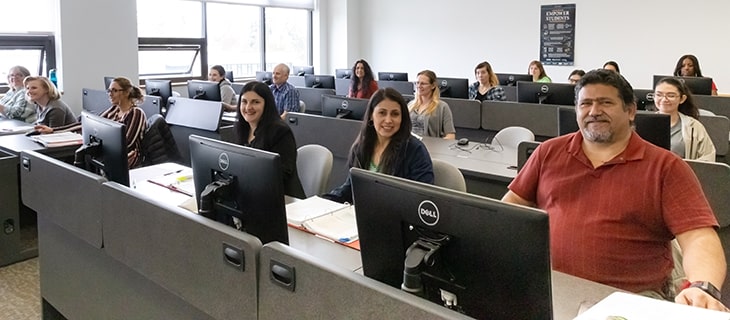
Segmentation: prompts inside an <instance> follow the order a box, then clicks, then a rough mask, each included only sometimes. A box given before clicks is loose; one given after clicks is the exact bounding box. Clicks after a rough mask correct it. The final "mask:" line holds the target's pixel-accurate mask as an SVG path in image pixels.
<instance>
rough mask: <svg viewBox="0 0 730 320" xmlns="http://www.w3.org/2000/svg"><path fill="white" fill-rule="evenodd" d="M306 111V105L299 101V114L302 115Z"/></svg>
mask: <svg viewBox="0 0 730 320" xmlns="http://www.w3.org/2000/svg"><path fill="white" fill-rule="evenodd" d="M306 109H307V104H306V103H304V101H302V100H299V112H301V113H304V110H306Z"/></svg>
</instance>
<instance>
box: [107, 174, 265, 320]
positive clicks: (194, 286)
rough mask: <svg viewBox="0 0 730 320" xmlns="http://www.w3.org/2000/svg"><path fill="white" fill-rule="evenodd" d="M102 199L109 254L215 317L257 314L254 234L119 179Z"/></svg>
mask: <svg viewBox="0 0 730 320" xmlns="http://www.w3.org/2000/svg"><path fill="white" fill-rule="evenodd" d="M102 199H103V200H102V202H104V203H105V208H106V209H105V210H104V213H103V222H104V248H105V251H106V252H107V253H108V254H109V255H110V256H112V257H113V258H115V259H117V260H118V261H120V262H121V263H123V264H125V265H127V266H129V267H130V268H132V269H134V270H135V271H137V272H138V273H140V274H142V275H143V276H144V277H146V278H148V279H150V280H151V281H153V282H155V283H157V284H159V285H160V286H161V287H163V288H166V289H167V290H169V291H170V292H172V293H173V294H175V295H177V296H179V297H181V298H182V299H183V300H185V301H187V302H188V303H190V304H191V305H192V306H194V307H196V308H198V309H200V310H202V311H204V312H206V313H207V314H209V315H211V316H212V317H213V318H215V319H256V318H257V314H258V311H257V303H258V295H257V266H258V254H259V251H260V250H261V241H259V239H258V238H256V237H254V236H252V235H250V234H247V233H244V232H240V231H237V230H235V229H233V228H230V227H227V226H224V225H223V224H220V223H217V222H215V221H212V220H209V219H206V218H204V217H202V216H199V215H196V214H193V213H190V212H189V211H187V210H185V209H182V208H179V207H176V206H170V205H167V204H163V203H161V202H158V201H156V200H154V199H153V198H152V197H151V196H147V195H142V194H139V193H137V192H135V191H134V190H131V189H129V188H127V187H125V186H122V185H120V184H117V183H113V182H109V183H105V184H104V185H103V187H102Z"/></svg>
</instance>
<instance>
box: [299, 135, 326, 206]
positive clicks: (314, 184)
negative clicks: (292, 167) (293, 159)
mask: <svg viewBox="0 0 730 320" xmlns="http://www.w3.org/2000/svg"><path fill="white" fill-rule="evenodd" d="M332 161H333V156H332V152H331V151H330V150H329V149H327V148H325V147H323V146H320V145H318V144H308V145H304V146H301V147H299V148H298V149H297V171H298V172H299V180H301V182H302V188H304V194H305V195H306V196H307V198H309V197H311V196H314V195H318V194H322V193H324V192H326V191H327V190H325V188H326V187H327V183H328V182H329V177H330V173H331V172H332Z"/></svg>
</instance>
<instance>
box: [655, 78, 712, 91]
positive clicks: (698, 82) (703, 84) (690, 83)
mask: <svg viewBox="0 0 730 320" xmlns="http://www.w3.org/2000/svg"><path fill="white" fill-rule="evenodd" d="M664 78H676V79H677V80H679V81H680V82H682V83H684V85H685V86H687V89H689V91H690V92H692V94H694V95H698V94H701V95H706V96H709V95H712V78H708V77H678V76H662V75H654V87H656V84H657V83H658V82H659V80H662V79H664Z"/></svg>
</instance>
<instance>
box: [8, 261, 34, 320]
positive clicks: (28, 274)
mask: <svg viewBox="0 0 730 320" xmlns="http://www.w3.org/2000/svg"><path fill="white" fill-rule="evenodd" d="M40 318H41V289H40V281H39V274H38V258H34V259H29V260H25V261H21V262H18V263H15V264H11V265H9V266H5V267H2V268H0V319H13V320H37V319H40Z"/></svg>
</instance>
